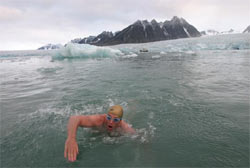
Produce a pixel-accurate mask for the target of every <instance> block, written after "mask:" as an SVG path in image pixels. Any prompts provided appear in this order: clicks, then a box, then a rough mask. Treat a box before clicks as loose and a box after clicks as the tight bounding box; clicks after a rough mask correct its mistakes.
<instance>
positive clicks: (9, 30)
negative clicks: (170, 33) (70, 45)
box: [0, 0, 250, 50]
mask: <svg viewBox="0 0 250 168" xmlns="http://www.w3.org/2000/svg"><path fill="white" fill-rule="evenodd" d="M173 16H178V17H182V18H184V19H185V20H186V21H187V22H189V23H190V24H191V25H193V26H195V27H196V28H197V29H198V30H199V31H202V30H205V29H215V30H218V31H226V30H229V29H231V28H232V29H234V30H236V31H239V32H242V31H243V30H244V29H245V28H246V27H247V26H248V25H250V0H0V50H20V49H37V48H38V47H40V46H42V45H45V44H47V43H61V44H65V43H67V42H68V41H70V40H72V39H74V38H79V37H81V38H83V37H86V36H89V35H97V34H99V33H101V32H102V31H103V30H107V31H118V30H122V29H123V28H125V27H126V26H128V25H130V24H132V23H134V22H135V21H136V20H138V19H140V20H144V19H147V20H149V21H151V20H152V19H156V20H157V21H165V20H171V19H172V17H173Z"/></svg>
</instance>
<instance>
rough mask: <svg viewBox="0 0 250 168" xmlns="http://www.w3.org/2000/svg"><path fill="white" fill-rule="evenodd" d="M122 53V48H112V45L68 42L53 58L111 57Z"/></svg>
mask: <svg viewBox="0 0 250 168" xmlns="http://www.w3.org/2000/svg"><path fill="white" fill-rule="evenodd" d="M120 55H122V52H121V51H120V50H118V49H112V48H110V47H97V46H93V45H89V44H73V43H68V44H67V46H66V47H64V48H62V49H60V50H58V51H57V52H56V53H55V55H54V56H53V59H66V58H67V59H74V58H110V57H115V56H120Z"/></svg>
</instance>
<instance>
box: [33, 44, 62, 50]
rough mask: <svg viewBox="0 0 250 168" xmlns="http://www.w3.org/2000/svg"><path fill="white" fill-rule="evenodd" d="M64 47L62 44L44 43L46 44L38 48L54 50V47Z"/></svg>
mask: <svg viewBox="0 0 250 168" xmlns="http://www.w3.org/2000/svg"><path fill="white" fill-rule="evenodd" d="M62 47H63V45H62V44H47V45H44V46H42V47H40V48H38V50H53V49H59V48H62Z"/></svg>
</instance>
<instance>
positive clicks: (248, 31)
mask: <svg viewBox="0 0 250 168" xmlns="http://www.w3.org/2000/svg"><path fill="white" fill-rule="evenodd" d="M243 33H250V25H249V26H248V27H247V28H246V29H245V30H244V31H243Z"/></svg>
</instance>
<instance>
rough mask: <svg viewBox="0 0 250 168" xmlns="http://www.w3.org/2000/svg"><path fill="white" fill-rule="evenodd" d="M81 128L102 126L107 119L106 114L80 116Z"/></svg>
mask: <svg viewBox="0 0 250 168" xmlns="http://www.w3.org/2000/svg"><path fill="white" fill-rule="evenodd" d="M79 119H80V126H83V127H95V126H101V125H102V124H103V122H104V119H105V114H96V115H81V116H79Z"/></svg>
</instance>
